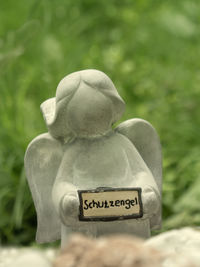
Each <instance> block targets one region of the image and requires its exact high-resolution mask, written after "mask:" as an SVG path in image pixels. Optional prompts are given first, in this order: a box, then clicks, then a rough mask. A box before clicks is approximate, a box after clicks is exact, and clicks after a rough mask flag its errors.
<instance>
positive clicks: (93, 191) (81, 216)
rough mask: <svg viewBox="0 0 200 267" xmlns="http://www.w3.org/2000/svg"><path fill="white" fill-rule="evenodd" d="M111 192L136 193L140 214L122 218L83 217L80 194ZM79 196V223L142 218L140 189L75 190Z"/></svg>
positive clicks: (105, 188)
mask: <svg viewBox="0 0 200 267" xmlns="http://www.w3.org/2000/svg"><path fill="white" fill-rule="evenodd" d="M112 191H137V192H138V201H139V205H140V212H139V213H138V214H132V215H124V216H109V217H108V216H105V217H103V216H99V217H97V216H95V217H93V216H91V217H87V218H85V217H84V214H83V208H82V207H83V198H82V193H101V192H112ZM77 192H78V196H79V201H80V205H79V221H87V222H88V221H103V222H106V221H117V220H127V219H139V218H141V217H142V216H143V204H142V188H140V187H127V188H125V187H123V188H121V187H118V188H109V187H98V188H96V189H88V190H77Z"/></svg>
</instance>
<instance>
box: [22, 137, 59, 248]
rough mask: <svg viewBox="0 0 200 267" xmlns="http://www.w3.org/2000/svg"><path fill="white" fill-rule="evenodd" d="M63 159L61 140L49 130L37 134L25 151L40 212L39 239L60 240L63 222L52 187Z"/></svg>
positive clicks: (32, 187)
mask: <svg viewBox="0 0 200 267" xmlns="http://www.w3.org/2000/svg"><path fill="white" fill-rule="evenodd" d="M61 159H62V145H61V143H60V142H59V141H58V140H56V139H54V138H53V137H51V135H50V134H48V133H45V134H41V135H39V136H37V137H36V138H35V139H34V140H33V141H32V142H31V143H30V144H29V146H28V148H27V151H26V154H25V159H24V163H25V171H26V176H27V180H28V184H29V187H30V190H31V193H32V197H33V201H34V204H35V208H36V212H37V222H38V226H37V234H36V241H37V242H39V243H44V242H51V241H55V240H57V239H60V230H61V223H60V219H59V216H58V214H57V213H56V211H55V208H54V205H53V202H52V187H53V184H54V181H55V178H56V175H57V171H58V168H59V165H60V162H61Z"/></svg>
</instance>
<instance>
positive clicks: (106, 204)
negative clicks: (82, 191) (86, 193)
mask: <svg viewBox="0 0 200 267" xmlns="http://www.w3.org/2000/svg"><path fill="white" fill-rule="evenodd" d="M135 205H138V199H137V197H135V198H134V199H125V200H124V199H121V200H119V199H117V200H115V201H112V200H109V201H108V200H104V201H95V200H94V199H93V200H92V201H90V202H89V201H88V200H87V199H85V200H84V205H83V209H84V210H88V209H93V208H97V209H102V208H104V209H105V208H106V209H109V208H116V207H119V208H120V207H125V209H130V208H131V207H134V206H135Z"/></svg>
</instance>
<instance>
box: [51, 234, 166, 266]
mask: <svg viewBox="0 0 200 267" xmlns="http://www.w3.org/2000/svg"><path fill="white" fill-rule="evenodd" d="M161 262H162V255H161V253H159V252H157V251H156V250H155V249H153V248H150V247H145V246H144V241H142V240H141V239H138V238H133V237H130V236H128V235H127V236H125V235H122V236H120V235H118V236H110V237H105V238H104V237H102V238H99V239H97V240H92V239H89V238H86V237H84V236H82V235H74V236H73V237H72V239H71V241H70V242H69V244H68V246H67V247H66V248H65V249H64V250H63V252H62V253H61V254H60V256H59V257H58V258H57V259H56V261H55V263H54V267H76V266H77V267H94V266H95V267H106V266H109V267H134V266H135V267H143V266H148V267H151V266H152V267H159V266H162V265H161Z"/></svg>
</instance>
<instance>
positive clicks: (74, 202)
mask: <svg viewBox="0 0 200 267" xmlns="http://www.w3.org/2000/svg"><path fill="white" fill-rule="evenodd" d="M78 214H79V200H78V197H77V195H76V194H66V195H64V197H63V198H62V200H61V203H60V215H61V220H62V222H63V223H64V224H65V225H67V226H71V225H74V224H76V223H77V222H78Z"/></svg>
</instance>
